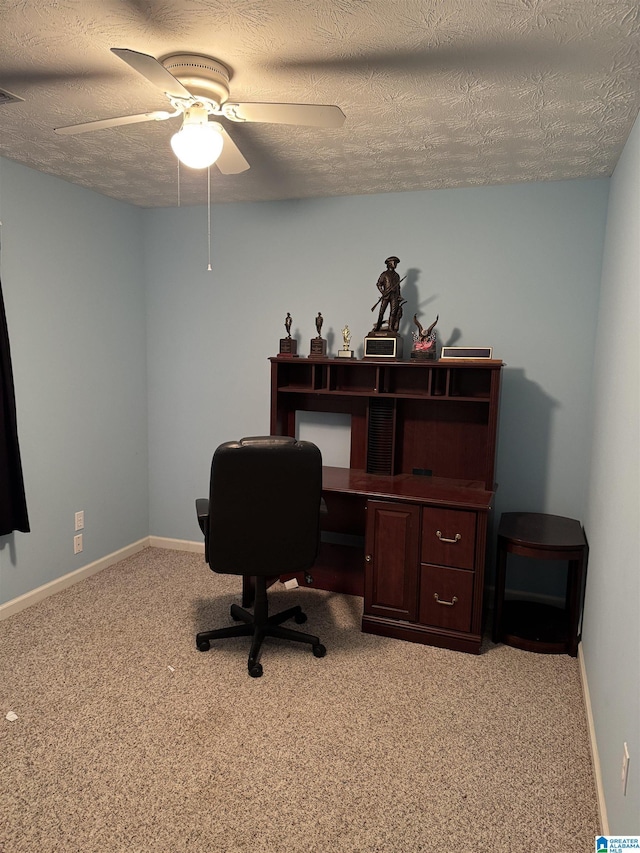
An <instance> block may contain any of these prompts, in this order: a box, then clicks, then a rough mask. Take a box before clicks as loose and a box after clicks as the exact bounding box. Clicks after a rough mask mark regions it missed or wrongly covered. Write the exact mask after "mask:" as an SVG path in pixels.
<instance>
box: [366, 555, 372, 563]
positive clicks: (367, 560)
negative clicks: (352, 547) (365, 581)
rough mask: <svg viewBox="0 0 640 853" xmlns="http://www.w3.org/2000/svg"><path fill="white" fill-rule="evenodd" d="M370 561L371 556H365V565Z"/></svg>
mask: <svg viewBox="0 0 640 853" xmlns="http://www.w3.org/2000/svg"><path fill="white" fill-rule="evenodd" d="M371 560H373V557H372V556H371V554H367V556H366V557H365V558H364V561H365V563H370V562H371Z"/></svg>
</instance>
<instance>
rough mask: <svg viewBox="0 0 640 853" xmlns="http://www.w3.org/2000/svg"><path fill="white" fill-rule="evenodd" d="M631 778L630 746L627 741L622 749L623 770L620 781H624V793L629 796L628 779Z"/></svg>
mask: <svg viewBox="0 0 640 853" xmlns="http://www.w3.org/2000/svg"><path fill="white" fill-rule="evenodd" d="M628 778H629V747H628V746H627V744H626V743H625V744H624V746H623V749H622V772H621V773H620V781H621V782H622V795H623V796H624V797H626V796H627V779H628Z"/></svg>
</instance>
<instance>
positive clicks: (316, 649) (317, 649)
mask: <svg viewBox="0 0 640 853" xmlns="http://www.w3.org/2000/svg"><path fill="white" fill-rule="evenodd" d="M311 651H312V652H313V654H314V657H317V658H323V657H324V656H325V655H326V653H327V650H326V648H325V647H324V646H323V645H322V643H318V645H317V646H312V647H311Z"/></svg>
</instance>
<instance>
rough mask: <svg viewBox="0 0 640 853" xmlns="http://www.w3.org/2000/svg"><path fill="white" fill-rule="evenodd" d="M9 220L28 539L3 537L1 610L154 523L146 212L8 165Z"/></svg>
mask: <svg viewBox="0 0 640 853" xmlns="http://www.w3.org/2000/svg"><path fill="white" fill-rule="evenodd" d="M0 220H2V233H1V237H2V249H1V254H0V276H1V278H2V289H3V293H4V300H5V308H6V312H7V322H8V326H9V337H10V343H11V352H12V362H13V373H14V381H15V389H16V405H17V412H18V429H19V438H20V447H21V456H22V467H23V473H24V480H25V489H26V495H27V506H28V510H29V517H30V522H31V530H32V532H31V533H29V534H24V533H14V534H12V535H11V536H5V537H0V603H2V602H6V601H10V600H12V599H14V598H16V597H18V596H19V595H21V594H23V593H25V592H27V591H29V590H32V589H34V588H36V587H39V586H41V585H43V584H45V583H47V582H49V581H51V580H54V579H56V578H58V577H60V576H62V575H64V574H66V573H67V572H71V571H73V570H74V569H77V568H80V567H82V566H85V565H87V564H89V563H91V562H93V561H94V560H96V559H99V558H100V557H103V556H104V555H105V554H110V553H112V552H114V551H117V550H118V549H119V548H122V547H124V546H126V545H129V544H130V543H132V542H135V541H137V540H138V539H140V538H142V537H144V536H147V535H148V527H149V522H148V477H147V402H146V395H147V386H146V353H145V311H144V287H143V274H142V255H141V250H140V240H141V237H140V235H141V211H140V210H138V209H136V208H133V207H131V206H129V205H124V204H120V203H118V202H115V201H113V200H111V199H107V198H104V197H102V196H99V195H96V194H95V193H91V192H88V191H87V190H84V189H82V188H80V187H76V186H73V185H72V184H69V183H66V182H64V181H61V180H58V179H56V178H52V177H49V176H46V175H42V174H39V173H38V172H34V171H33V170H31V169H27V168H25V167H23V166H20V165H18V164H16V163H13V162H11V161H8V160H0ZM77 510H84V512H85V530H84V531H83V538H84V551H83V552H82V553H81V554H77V555H74V553H73V536H74V513H75V512H76V511H77Z"/></svg>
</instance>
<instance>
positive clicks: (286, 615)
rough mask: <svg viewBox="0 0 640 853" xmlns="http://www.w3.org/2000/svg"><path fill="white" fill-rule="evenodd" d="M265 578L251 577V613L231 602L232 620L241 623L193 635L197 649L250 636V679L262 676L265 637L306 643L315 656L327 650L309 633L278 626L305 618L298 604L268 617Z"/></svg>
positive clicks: (304, 620)
mask: <svg viewBox="0 0 640 853" xmlns="http://www.w3.org/2000/svg"><path fill="white" fill-rule="evenodd" d="M266 581H267V579H266V577H260V576H259V577H256V578H255V604H254V612H253V613H250V612H249V611H248V610H245V609H244V607H240V606H239V605H238V604H232V605H231V618H232V619H234V620H235V621H236V622H242V623H243V624H242V625H229V626H228V627H226V628H214V629H213V630H212V631H201V632H200V633H199V634H197V635H196V647H197V648H198V650H199V651H201V652H207V651H209V648H210V641H211V640H222V639H225V638H227V637H251V638H252V640H251V648H250V650H249V659H248V661H247V668H248V670H249V675H250V676H251V677H252V678H259V677H260V676H261V675H262V664H261V663H260V662H259V660H258V658H259V656H260V650H261V648H262V643H263V641H264V638H265V637H277V638H279V639H281V640H293V641H294V642H297V643H308V644H309V645H310V646H311V650H312V651H313V654H314V655H315V657H317V658H321V657H324V656H325V654H326V653H327V650H326V648H325V647H324V646H323V645H322V643H321V642H320V640H319V638H318V637H316V636H314V635H313V634H305V633H304V632H303V631H294V630H292V629H291V628H283V627H281V626H282V623H283V622H286V621H287V620H288V619H295V621H296V623H297V624H298V625H301V624H302V623H303V622H306V621H307V617H306V615H305V614H304V613H303V612H302V608H301V607H300V606H299V605H296V606H295V607H290V608H289V609H288V610H283V611H281V612H280V613H275V614H274V615H273V616H269V611H268V604H267V584H266Z"/></svg>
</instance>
